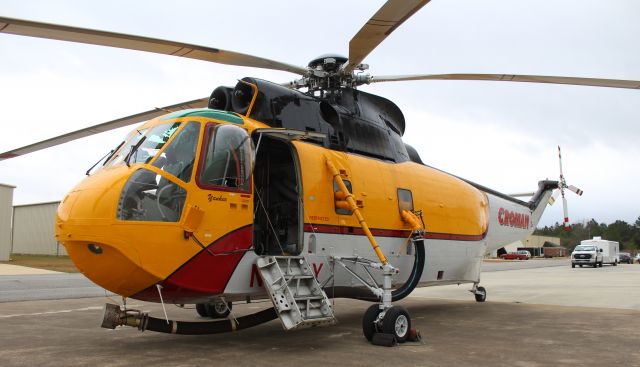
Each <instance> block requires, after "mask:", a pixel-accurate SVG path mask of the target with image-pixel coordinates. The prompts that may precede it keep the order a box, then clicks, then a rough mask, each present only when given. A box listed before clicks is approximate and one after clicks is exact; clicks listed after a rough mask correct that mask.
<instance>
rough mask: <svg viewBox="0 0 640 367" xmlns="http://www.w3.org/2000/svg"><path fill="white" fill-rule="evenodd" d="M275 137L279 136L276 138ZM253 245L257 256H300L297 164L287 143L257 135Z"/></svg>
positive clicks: (269, 135)
mask: <svg viewBox="0 0 640 367" xmlns="http://www.w3.org/2000/svg"><path fill="white" fill-rule="evenodd" d="M275 136H278V135H275ZM256 149H257V154H256V161H255V169H254V174H253V183H254V188H255V193H254V199H253V200H254V211H255V220H254V228H253V245H254V248H255V251H256V253H258V254H259V255H298V254H300V252H302V243H303V242H302V234H303V233H302V224H303V220H302V218H303V208H302V202H301V199H300V195H301V194H302V186H301V181H300V164H299V162H298V159H297V155H296V153H295V149H294V147H293V145H292V144H291V143H290V142H289V140H288V139H283V138H282V137H274V134H268V133H266V132H265V133H264V134H263V133H260V132H258V133H257V136H256Z"/></svg>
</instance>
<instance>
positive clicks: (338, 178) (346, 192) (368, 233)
mask: <svg viewBox="0 0 640 367" xmlns="http://www.w3.org/2000/svg"><path fill="white" fill-rule="evenodd" d="M325 160H326V163H327V167H328V168H329V171H331V174H332V175H333V180H334V181H335V182H336V183H337V184H338V188H340V191H341V192H342V193H343V194H344V198H345V200H346V201H347V203H349V207H350V208H349V209H351V211H352V212H353V214H355V215H356V218H357V219H358V222H359V223H360V227H362V230H363V231H364V234H365V235H366V236H367V238H368V239H369V242H370V243H371V247H373V251H375V252H376V255H378V259H380V262H381V263H382V265H387V264H388V263H389V261H387V258H386V256H384V253H383V252H382V250H381V249H380V246H378V243H377V242H376V239H375V238H373V235H372V234H371V231H370V230H369V226H368V225H367V222H365V220H364V217H363V216H362V213H360V209H358V205H357V204H356V200H355V199H354V198H353V194H351V193H350V192H349V190H348V189H347V186H346V185H345V184H344V181H342V177H341V176H340V172H339V171H338V169H337V168H336V166H334V165H333V163H332V162H331V161H330V160H329V158H328V157H326V156H325Z"/></svg>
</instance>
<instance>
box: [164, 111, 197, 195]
mask: <svg viewBox="0 0 640 367" xmlns="http://www.w3.org/2000/svg"><path fill="white" fill-rule="evenodd" d="M199 137H200V123H199V122H195V121H191V122H189V123H187V124H186V125H185V126H184V127H183V128H182V130H180V132H178V135H176V137H175V138H174V139H173V140H172V141H171V143H169V145H168V146H167V147H166V148H165V149H164V151H163V152H162V153H160V156H159V157H158V158H156V160H155V161H154V162H153V166H154V167H157V168H159V169H161V170H163V171H165V172H168V173H170V174H172V175H174V176H175V177H177V178H179V179H180V180H182V181H184V182H189V181H191V173H192V172H193V165H194V162H195V159H196V149H197V148H198V138H199Z"/></svg>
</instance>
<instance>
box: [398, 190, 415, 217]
mask: <svg viewBox="0 0 640 367" xmlns="http://www.w3.org/2000/svg"><path fill="white" fill-rule="evenodd" d="M398 209H399V210H400V211H401V212H402V211H403V210H408V211H413V195H412V194H411V191H410V190H407V189H398Z"/></svg>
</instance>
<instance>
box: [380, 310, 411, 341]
mask: <svg viewBox="0 0 640 367" xmlns="http://www.w3.org/2000/svg"><path fill="white" fill-rule="evenodd" d="M410 330H411V317H409V312H407V310H406V309H405V308H404V307H401V306H393V307H391V308H390V309H388V310H387V312H386V313H385V314H384V318H383V319H382V332H383V333H385V334H393V335H394V336H395V337H396V340H397V341H398V343H404V342H405V341H407V337H408V336H409V331H410Z"/></svg>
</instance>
